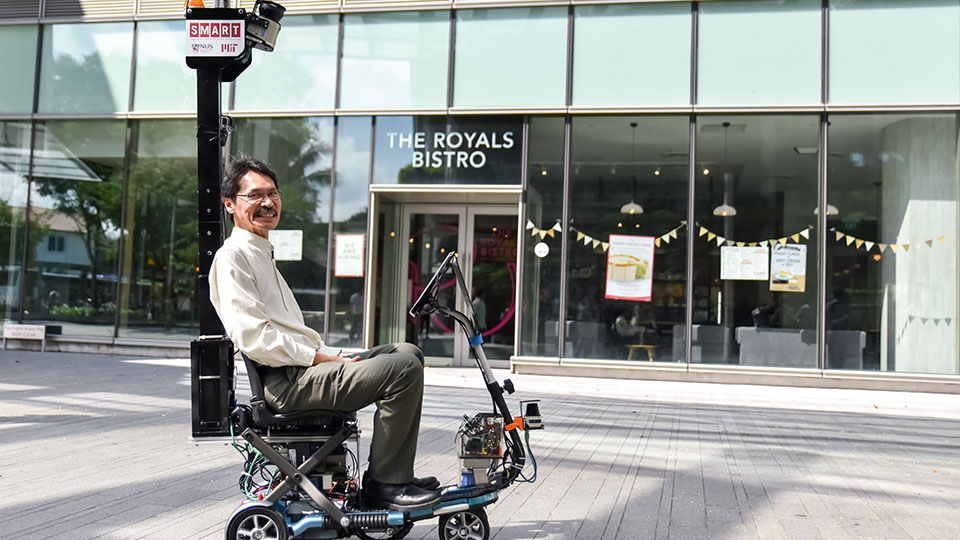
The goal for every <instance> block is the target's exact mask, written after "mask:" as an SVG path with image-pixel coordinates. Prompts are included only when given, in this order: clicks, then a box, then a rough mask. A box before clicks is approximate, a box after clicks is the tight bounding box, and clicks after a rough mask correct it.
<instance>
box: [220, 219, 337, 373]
mask: <svg viewBox="0 0 960 540" xmlns="http://www.w3.org/2000/svg"><path fill="white" fill-rule="evenodd" d="M210 301H211V302H212V303H213V307H214V309H216V310H217V314H219V315H220V320H221V321H223V327H224V329H225V330H226V331H227V336H229V337H230V339H231V340H232V341H233V344H234V345H235V346H236V347H237V349H239V350H241V351H243V352H244V353H246V355H247V356H249V357H250V358H251V359H253V360H254V361H256V362H257V363H260V364H263V365H266V366H273V367H279V366H310V365H312V364H313V359H314V353H315V351H318V350H319V351H320V352H321V353H324V354H339V352H340V350H339V349H334V348H331V347H328V346H326V345H324V344H323V340H322V339H321V338H320V334H318V333H317V332H316V331H315V330H313V329H312V328H310V327H308V326H307V325H305V324H304V323H303V313H302V312H301V311H300V306H299V305H298V304H297V300H296V299H295V298H294V297H293V291H291V290H290V287H289V286H287V282H286V281H284V280H283V276H281V275H280V272H278V271H277V265H276V263H275V261H274V260H273V246H272V245H271V244H270V241H269V240H267V239H266V238H263V237H261V236H257V235H256V234H253V233H251V232H249V231H246V230H244V229H241V228H239V227H234V229H233V233H231V235H230V237H229V238H227V239H226V241H225V242H224V243H223V246H222V247H221V248H220V249H219V250H217V253H216V255H215V256H214V257H213V264H212V266H211V267H210Z"/></svg>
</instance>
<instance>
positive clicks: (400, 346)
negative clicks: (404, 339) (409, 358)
mask: <svg viewBox="0 0 960 540" xmlns="http://www.w3.org/2000/svg"><path fill="white" fill-rule="evenodd" d="M396 347H397V352H398V353H404V354H410V355H413V356H414V357H415V358H416V359H417V361H418V362H419V363H420V367H423V351H421V350H420V347H417V346H416V345H414V344H413V343H397V344H396Z"/></svg>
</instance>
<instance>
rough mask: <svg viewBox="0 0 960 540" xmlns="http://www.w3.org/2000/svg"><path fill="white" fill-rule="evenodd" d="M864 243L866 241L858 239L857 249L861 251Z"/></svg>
mask: <svg viewBox="0 0 960 540" xmlns="http://www.w3.org/2000/svg"><path fill="white" fill-rule="evenodd" d="M864 242H866V240H861V239H859V238H857V249H860V246H862V245H863V243H864Z"/></svg>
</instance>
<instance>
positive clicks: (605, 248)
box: [600, 242, 610, 251]
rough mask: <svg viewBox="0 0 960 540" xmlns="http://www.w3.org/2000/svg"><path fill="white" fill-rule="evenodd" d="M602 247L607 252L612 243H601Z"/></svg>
mask: <svg viewBox="0 0 960 540" xmlns="http://www.w3.org/2000/svg"><path fill="white" fill-rule="evenodd" d="M600 247H602V248H603V250H604V251H606V250H607V248H608V247H610V242H600Z"/></svg>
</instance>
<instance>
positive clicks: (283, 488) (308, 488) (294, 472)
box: [242, 427, 351, 523]
mask: <svg viewBox="0 0 960 540" xmlns="http://www.w3.org/2000/svg"><path fill="white" fill-rule="evenodd" d="M350 433H351V430H350V429H348V428H346V427H345V428H343V429H342V430H340V433H338V434H336V435H334V436H333V437H331V438H330V440H328V441H327V442H326V443H325V444H324V445H323V446H321V447H320V448H319V449H318V450H317V451H316V452H314V453H313V455H311V456H310V459H308V460H307V461H306V462H305V463H304V464H303V465H302V466H301V467H300V468H299V469H298V468H296V467H294V466H293V464H292V463H290V462H289V461H287V460H286V459H285V458H284V457H283V456H281V455H280V454H279V453H278V452H277V451H276V450H274V449H273V447H272V446H270V445H269V444H267V442H266V441H264V440H263V439H262V438H260V436H259V435H257V433H256V432H255V431H253V430H252V429H250V428H247V429H245V430H244V431H243V435H242V436H243V438H244V439H245V440H246V441H247V442H249V443H250V444H252V445H253V447H254V448H256V449H257V450H259V451H260V453H261V454H263V455H264V456H265V457H266V458H267V459H268V460H269V461H270V463H272V464H273V465H276V466H277V468H278V469H280V471H281V472H283V474H284V475H286V479H284V481H283V483H281V484H280V485H279V486H277V488H276V489H274V490H273V491H271V492H270V495H268V496H267V497H266V499H264V500H265V501H266V502H271V503H274V502H277V501H278V500H279V499H280V497H282V496H284V495H285V494H286V493H287V492H288V491H290V490H291V489H293V485H294V484H296V485H298V486H299V487H300V489H302V490H303V491H305V492H306V493H307V495H308V496H309V497H310V499H311V500H313V502H315V503H317V504H318V505H320V507H321V508H323V510H324V511H325V512H326V513H327V514H329V515H330V517H331V518H333V519H334V521H335V522H336V523H340V522H341V520H342V519H343V517H344V514H343V512H342V511H341V510H340V509H339V508H337V506H336V505H335V504H333V501H331V500H330V499H328V498H327V497H326V496H325V495H324V494H323V493H322V492H321V491H320V490H319V489H317V486H315V485H313V483H312V482H311V481H310V479H309V478H308V477H307V474H308V473H309V472H310V471H311V470H313V468H314V467H316V465H317V464H318V463H319V462H320V460H322V459H325V458H326V457H327V456H328V455H330V453H331V452H332V451H333V449H334V448H336V447H337V446H339V445H340V444H342V443H343V441H345V440H347V438H348V437H349V436H350ZM318 455H319V456H320V457H318ZM308 464H310V466H309V467H308V466H307V465H308Z"/></svg>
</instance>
